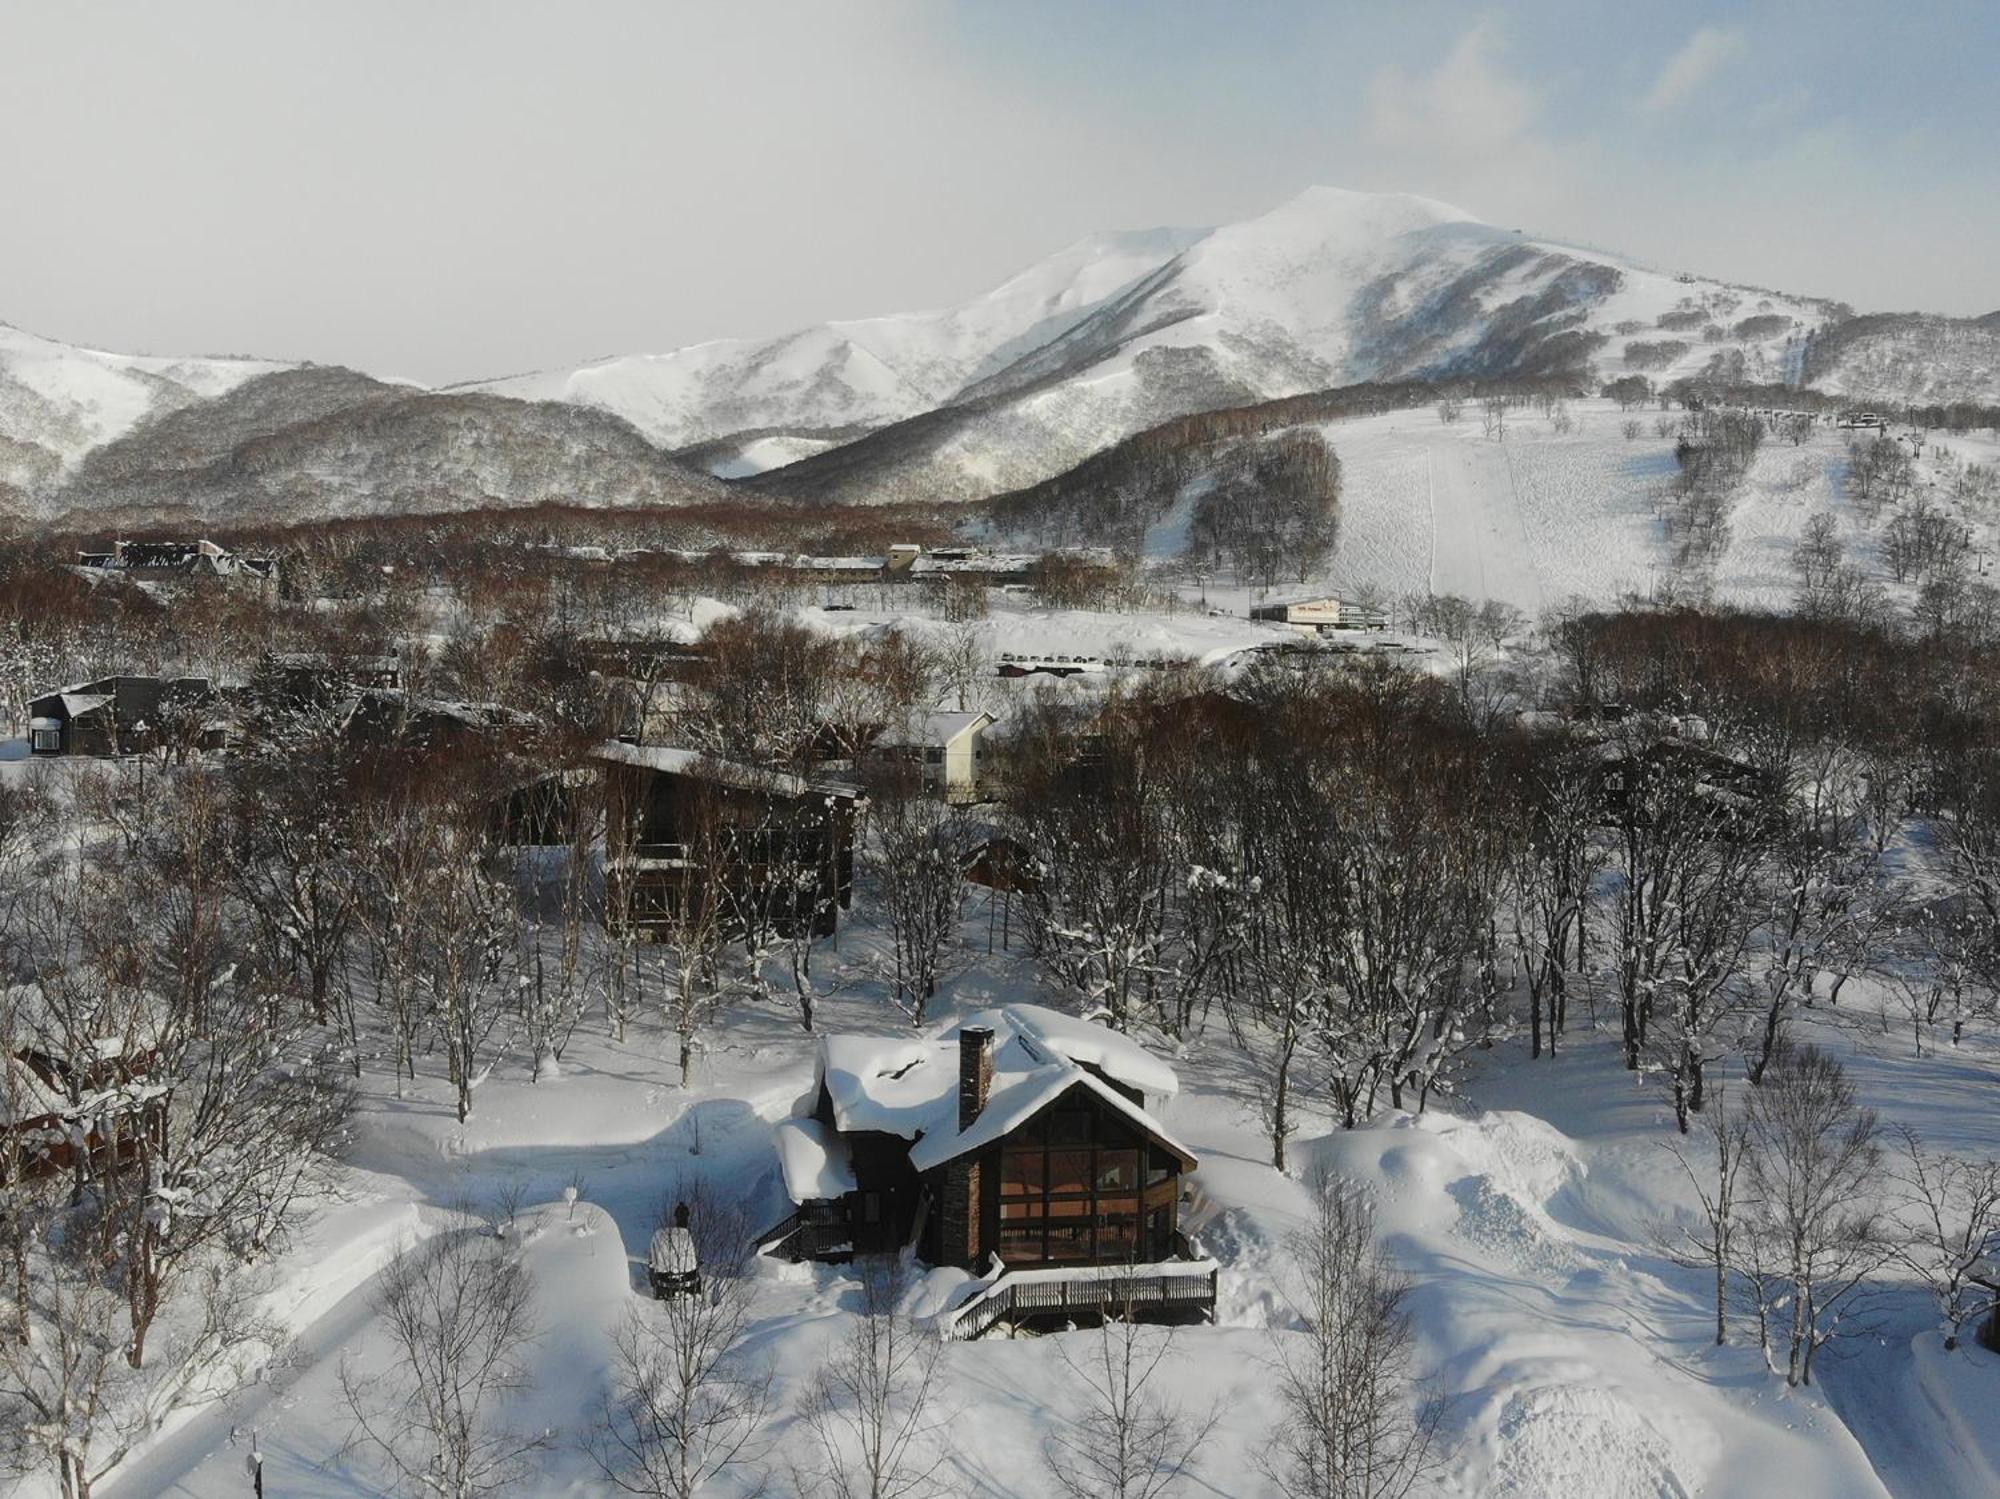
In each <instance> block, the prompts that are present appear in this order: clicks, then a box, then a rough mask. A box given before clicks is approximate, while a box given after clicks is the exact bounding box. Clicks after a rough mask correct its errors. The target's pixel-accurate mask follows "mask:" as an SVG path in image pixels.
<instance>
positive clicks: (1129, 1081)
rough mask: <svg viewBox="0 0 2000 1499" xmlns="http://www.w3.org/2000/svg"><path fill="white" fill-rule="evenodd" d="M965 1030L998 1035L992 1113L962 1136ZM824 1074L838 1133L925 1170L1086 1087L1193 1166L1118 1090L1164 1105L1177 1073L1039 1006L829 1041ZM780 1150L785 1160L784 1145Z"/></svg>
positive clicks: (1115, 1037) (1098, 1029)
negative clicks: (918, 1030) (898, 1142)
mask: <svg viewBox="0 0 2000 1499" xmlns="http://www.w3.org/2000/svg"><path fill="white" fill-rule="evenodd" d="M967 1026H983V1027H985V1028H986V1029H988V1030H991V1031H992V1032H993V1082H992V1087H991V1089H990V1091H989V1092H988V1094H987V1099H986V1106H985V1107H984V1108H983V1109H981V1110H980V1111H979V1114H978V1117H977V1118H975V1119H974V1120H973V1121H972V1123H971V1125H970V1126H969V1127H968V1128H967V1129H965V1130H964V1131H961V1130H960V1129H959V1127H958V1033H959V1031H960V1029H962V1028H963V1027H967ZM819 1070H820V1082H821V1084H822V1085H823V1086H824V1087H825V1090H826V1095H827V1099H828V1101H829V1102H830V1103H831V1105H832V1109H833V1119H834V1124H835V1126H836V1127H837V1128H838V1129H839V1130H841V1131H843V1132H854V1131H864V1130H865V1131H874V1132H878V1133H882V1134H890V1135H898V1136H901V1137H902V1138H903V1139H905V1140H911V1141H914V1142H915V1144H914V1145H913V1146H912V1148H911V1151H910V1163H911V1164H912V1165H913V1166H915V1167H916V1168H917V1169H918V1170H919V1171H924V1170H928V1169H930V1168H931V1167H933V1166H937V1165H941V1164H943V1163H944V1162H945V1161H948V1160H951V1159H953V1158H954V1157H956V1156H960V1155H963V1154H965V1153H966V1152H967V1151H970V1150H977V1149H979V1148H980V1147H981V1146H983V1145H986V1144H988V1143H990V1142H992V1141H994V1140H997V1139H999V1138H1000V1137H1001V1136H1003V1135H1006V1134H1008V1133H1010V1132H1012V1131H1013V1130H1015V1129H1018V1128H1019V1127H1020V1126H1021V1125H1022V1124H1024V1123H1026V1122H1027V1120H1028V1119H1029V1118H1031V1117H1032V1116H1033V1115H1034V1114H1035V1113H1036V1112H1038V1111H1039V1110H1041V1109H1042V1108H1044V1107H1046V1106H1047V1105H1048V1104H1051V1103H1053V1102H1054V1101H1055V1100H1056V1099H1057V1098H1058V1097H1060V1096H1061V1095H1062V1094H1064V1093H1066V1092H1068V1091H1069V1090H1070V1089H1071V1088H1073V1087H1083V1088H1088V1089H1089V1090H1091V1091H1092V1092H1093V1093H1095V1094H1097V1095H1098V1096H1099V1097H1100V1098H1101V1099H1103V1100H1104V1101H1105V1102H1106V1103H1107V1104H1108V1105H1109V1106H1110V1107H1111V1108H1112V1109H1114V1110H1116V1111H1117V1112H1119V1113H1122V1114H1125V1115H1126V1116H1127V1117H1128V1118H1130V1119H1131V1120H1132V1121H1133V1122H1134V1123H1135V1124H1137V1125H1139V1126H1140V1127H1141V1128H1142V1129H1144V1130H1145V1131H1146V1132H1147V1133H1148V1134H1149V1135H1152V1136H1153V1137H1154V1138H1156V1139H1157V1140H1159V1141H1160V1143H1162V1144H1164V1145H1166V1146H1167V1147H1168V1148H1170V1149H1172V1150H1174V1151H1176V1152H1178V1153H1179V1154H1180V1155H1182V1156H1184V1157H1186V1159H1187V1160H1189V1161H1190V1162H1192V1161H1193V1160H1194V1154H1193V1152H1192V1151H1189V1150H1187V1149H1186V1148H1185V1147H1183V1146H1181V1145H1180V1144H1178V1143H1177V1142H1176V1141H1175V1140H1174V1139H1173V1137H1172V1136H1170V1135H1169V1134H1167V1132H1166V1131H1165V1130H1164V1129H1163V1128H1162V1127H1161V1125H1160V1122H1159V1120H1158V1119H1156V1118H1155V1117H1153V1116H1152V1115H1151V1114H1149V1113H1148V1112H1147V1111H1146V1110H1145V1109H1144V1108H1142V1107H1140V1106H1139V1105H1138V1104H1136V1103H1134V1102H1132V1100H1131V1099H1130V1098H1128V1097H1127V1096H1126V1095H1125V1094H1124V1093H1122V1092H1120V1091H1119V1089H1118V1088H1116V1087H1113V1086H1111V1084H1112V1083H1117V1084H1122V1085H1123V1086H1124V1087H1127V1088H1131V1089H1134V1090H1136V1091H1137V1092H1139V1093H1140V1094H1142V1095H1143V1096H1144V1097H1145V1098H1146V1099H1147V1100H1148V1101H1149V1102H1151V1103H1153V1104H1154V1105H1155V1106H1157V1105H1158V1104H1160V1103H1163V1102H1164V1101H1165V1100H1166V1099H1168V1098H1171V1097H1172V1096H1173V1095H1174V1094H1175V1093H1177V1092H1178V1091H1179V1090H1180V1080H1179V1078H1177V1077H1176V1076H1175V1075H1174V1070H1173V1068H1171V1067H1169V1066H1168V1065H1167V1064H1166V1063H1165V1062H1163V1061H1161V1060H1160V1059H1159V1058H1158V1057H1156V1056H1154V1055H1153V1054H1152V1052H1150V1051H1148V1050H1147V1049H1146V1048H1145V1047H1144V1046H1142V1045H1140V1044H1139V1043H1138V1042H1137V1041H1134V1040H1133V1039H1132V1038H1131V1037H1130V1036H1126V1035H1122V1034H1120V1033H1119V1032H1117V1031H1113V1030H1110V1029H1108V1028H1107V1027H1105V1026H1101V1025H1096V1024H1093V1023H1092V1022H1090V1021H1086V1020H1079V1019H1077V1018H1076V1017H1075V1016H1072V1015H1065V1014H1063V1013H1061V1012H1060V1011H1057V1010H1050V1009H1046V1008H1044V1007H1042V1006H1040V1005H1003V1006H1000V1007H998V1008H996V1009H991V1010H981V1011H978V1012H976V1013H974V1014H971V1015H967V1016H965V1017H964V1019H963V1020H960V1021H954V1022H952V1023H951V1024H948V1025H945V1026H942V1027H939V1028H938V1029H936V1030H933V1031H931V1032H929V1033H928V1034H926V1035H924V1036H920V1037H911V1038H907V1039H902V1038H891V1039H886V1040H885V1039H882V1038H879V1037H873V1036H826V1037H824V1038H822V1039H821V1041H820V1058H819ZM779 1148H780V1153H781V1158H782V1154H783V1152H784V1150H785V1149H786V1143H785V1142H783V1141H781V1142H780V1147H779ZM789 1169H790V1168H789V1167H788V1168H787V1170H788V1173H789ZM789 1185H790V1180H789V1175H788V1177H787V1186H788V1187H789ZM794 1200H795V1201H797V1200H801V1199H798V1198H797V1197H796V1196H795V1197H794Z"/></svg>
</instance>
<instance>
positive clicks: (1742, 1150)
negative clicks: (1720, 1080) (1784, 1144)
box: [1660, 1087, 1749, 1347]
mask: <svg viewBox="0 0 2000 1499" xmlns="http://www.w3.org/2000/svg"><path fill="white" fill-rule="evenodd" d="M1702 1128H1703V1131H1704V1134H1705V1136H1706V1138H1707V1141H1708V1144H1709V1145H1710V1146H1712V1147H1713V1150H1712V1152H1711V1153H1710V1159H1709V1161H1707V1162H1705V1163H1702V1164H1697V1163H1696V1161H1695V1160H1694V1159H1693V1158H1692V1157H1691V1156H1690V1154H1689V1152H1688V1151H1687V1149H1686V1148H1685V1147H1684V1146H1683V1145H1682V1143H1681V1142H1680V1141H1679V1140H1669V1141H1668V1142H1667V1149H1668V1150H1670V1151H1672V1152H1673V1155H1674V1159H1675V1160H1676V1161H1678V1162H1680V1167H1681V1171H1682V1173H1683V1174H1684V1175H1685V1176H1686V1177H1687V1179H1688V1182H1689V1183H1690V1184H1691V1185H1692V1186H1693V1187H1694V1191H1695V1200H1696V1204H1697V1206H1698V1208H1699V1210H1700V1223H1699V1225H1698V1226H1682V1227H1679V1228H1677V1229H1674V1230H1670V1231H1665V1232H1663V1233H1662V1234H1661V1235H1660V1237H1661V1238H1662V1239H1663V1240H1664V1241H1665V1243H1666V1249H1667V1252H1668V1253H1669V1254H1671V1255H1673V1256H1674V1258H1675V1259H1676V1260H1678V1261H1679V1262H1680V1263H1682V1264H1684V1265H1690V1266H1694V1267H1696V1268H1700V1269H1705V1270H1709V1271H1711V1272H1713V1274H1714V1276H1715V1342H1716V1346H1717V1347H1720V1346H1721V1345H1722V1344H1724V1343H1726V1342H1728V1341H1729V1277H1730V1274H1731V1272H1732V1270H1733V1269H1734V1268H1735V1266H1736V1263H1737V1245H1736V1223H1737V1219H1738V1217H1739V1216H1740V1215H1741V1211H1742V1203H1741V1197H1742V1189H1743V1167H1744V1162H1745V1160H1746V1159H1747V1157H1748V1154H1749V1125H1748V1123H1747V1122H1746V1121H1745V1120H1743V1119H1740V1118H1732V1117H1731V1116H1730V1113H1729V1109H1728V1099H1727V1097H1726V1096H1725V1092H1724V1090H1723V1089H1722V1088H1720V1087H1718V1088H1716V1089H1715V1091H1714V1095H1713V1098H1712V1101H1711V1104H1710V1107H1708V1108H1707V1109H1704V1110H1703V1111H1702Z"/></svg>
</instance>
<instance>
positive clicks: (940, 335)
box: [476, 229, 1202, 477]
mask: <svg viewBox="0 0 2000 1499" xmlns="http://www.w3.org/2000/svg"><path fill="white" fill-rule="evenodd" d="M1201 232H1202V231H1199V230H1178V229H1153V230H1142V231H1135V232H1126V233H1116V232H1114V233H1105V234H1093V235H1089V236H1087V237H1085V238H1083V239H1080V240H1078V241H1077V242H1076V243H1074V244H1072V245H1070V246H1068V247H1067V248H1065V249H1063V250H1061V251H1058V252H1057V253H1056V254H1054V255H1052V256H1050V257H1049V258H1048V259H1047V260H1044V261H1042V262H1040V263H1039V264H1037V265H1035V266H1032V267H1030V268H1029V269H1027V270H1025V271H1023V272H1021V273H1020V274H1019V275H1016V276H1014V277H1012V278H1011V279H1009V280H1008V281H1006V282H1005V283H1004V284H1002V285H1000V286H998V287H996V288H994V289H993V290H992V291H990V292H988V293H986V294H985V295H984V296H981V297H976V298H974V299H973V300H971V301H969V302H965V303H962V304H960V305H959V306H956V307H950V308H945V309H942V310H940V311H936V312H917V313H904V314H900V315H896V316H890V317H873V318H862V319H857V320H852V321H845V322H833V323H824V324H821V325H819V326H817V327H814V328H807V329H804V330H801V331H799V332H797V333H791V334H787V335H784V336H782V337H778V338H770V339H724V340H720V341H717V342H712V343H703V344H694V345H691V346H690V347H688V348H684V349H677V350H674V351H673V352H671V353H666V354H635V355H626V356H622V357H618V358H612V359H606V360H602V361H599V362H597V363H593V364H588V365H585V366H583V367H581V368H579V369H573V370H550V371H545V372H541V373H537V374H530V375H518V376H513V377H509V378H506V379H501V380H493V381H486V382H481V383H480V384H479V385H478V386H477V387H476V388H479V389H484V390H491V391H493V392H495V393H496V394H499V395H510V396H519V397H521V398H523V399H526V400H555V401H574V402H578V403H581V404H584V405H591V406H599V407H602V408H603V409H605V410H607V411H611V412H613V413H615V414H617V415H619V416H622V417H624V418H625V419H626V420H627V421H629V422H631V423H632V424H633V425H634V426H636V427H638V428H639V430H640V431H642V432H644V433H646V434H647V435H648V436H649V437H651V438H653V439H654V440H655V441H656V442H659V443H661V444H662V445H664V446H668V447H679V446H683V445H685V444H688V443H692V442H698V441H701V440H702V439H704V438H709V437H719V436H724V435H726V434H728V433H731V432H739V431H745V430H748V429H752V428H760V427H844V426H850V425H855V424H863V423H877V422H885V421H894V420H897V419H898V418H901V417H905V416H911V415H914V414H916V413H917V412H919V411H924V410H927V409H929V408H930V407H932V406H936V405H939V404H942V403H943V402H944V401H946V400H948V399H950V397H951V396H952V395H954V394H955V393H956V392H957V391H959V390H960V389H961V388H962V387H964V386H965V385H967V384H969V383H970V382H972V381H974V380H977V379H979V378H980V377H981V376H983V375H985V374H987V373H989V372H991V371H992V370H994V369H996V368H998V367H1000V366H1001V365H1004V364H1005V363H1007V362H1009V361H1011V359H1012V358H1013V357H1014V356H1015V355H1016V354H1017V353H1020V352H1024V351H1026V350H1028V349H1032V348H1034V347H1037V346H1039V345H1041V344H1043V343H1045V342H1047V341H1049V340H1051V339H1054V338H1057V337H1060V336H1061V335H1062V334H1063V333H1065V332H1067V331H1068V330H1069V329H1070V328H1071V327H1073V326H1074V325H1075V324H1076V323H1077V322H1079V321H1081V320H1082V319H1083V318H1084V317H1086V316H1087V315H1089V313H1091V312H1092V311H1094V310H1095V309H1097V308H1098V307H1099V306H1100V305H1102V304H1103V303H1104V302H1105V301H1107V300H1108V299H1110V298H1112V297H1114V296H1115V295H1116V294H1117V293H1119V292H1121V291H1123V290H1124V289H1126V288H1127V287H1129V286H1130V285H1131V284H1132V283H1133V282H1134V281H1137V280H1139V279H1140V278H1142V277H1144V276H1145V275H1147V274H1148V273H1150V272H1152V271H1154V270H1156V269H1158V267H1159V266H1160V265H1162V264H1163V263H1165V262H1166V261H1167V260H1168V259H1170V258H1171V257H1172V256H1173V255H1175V254H1176V253H1178V252H1179V251H1180V250H1181V249H1183V248H1185V247H1186V245H1188V244H1189V243H1191V242H1193V240H1194V239H1196V238H1198V237H1199V235H1200V234H1201ZM797 441H798V439H792V438H788V439H771V440H767V441H766V442H765V443H753V444H751V445H750V446H749V447H747V448H746V449H745V451H744V452H743V454H742V455H741V457H740V458H739V459H738V460H737V461H736V462H735V464H733V465H729V467H730V468H731V469H732V470H733V471H732V472H730V473H728V474H726V475H725V477H736V476H737V474H738V473H753V472H760V471H761V469H762V468H768V467H771V466H773V464H774V462H789V461H793V459H794V458H795V457H798V456H804V455H803V454H801V453H796V452H793V453H791V454H790V455H788V454H787V451H786V448H785V447H784V446H780V444H794V443H796V442H797Z"/></svg>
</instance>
